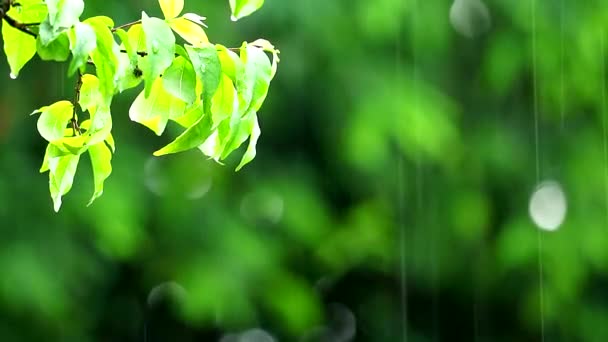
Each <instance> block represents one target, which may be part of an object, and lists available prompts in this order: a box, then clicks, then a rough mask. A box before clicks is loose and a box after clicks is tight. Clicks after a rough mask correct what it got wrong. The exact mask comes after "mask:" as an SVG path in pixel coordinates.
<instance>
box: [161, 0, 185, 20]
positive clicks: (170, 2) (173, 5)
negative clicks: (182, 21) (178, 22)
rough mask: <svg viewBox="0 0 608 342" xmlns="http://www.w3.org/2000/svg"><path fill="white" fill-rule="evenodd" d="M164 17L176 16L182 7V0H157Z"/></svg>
mask: <svg viewBox="0 0 608 342" xmlns="http://www.w3.org/2000/svg"><path fill="white" fill-rule="evenodd" d="M158 3H159V4H160V9H161V10H162V11H163V15H164V16H165V19H173V18H175V17H177V16H178V15H179V14H180V13H181V12H182V10H183V9H184V0H158Z"/></svg>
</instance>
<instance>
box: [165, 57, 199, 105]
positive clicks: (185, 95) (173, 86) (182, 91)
mask: <svg viewBox="0 0 608 342" xmlns="http://www.w3.org/2000/svg"><path fill="white" fill-rule="evenodd" d="M162 79H163V86H164V87H165V89H166V90H167V92H169V93H170V94H171V95H173V96H175V97H177V98H179V99H181V100H182V101H184V102H186V103H188V104H190V103H193V102H194V101H195V100H196V92H195V88H196V74H195V72H194V68H193V67H192V64H190V62H189V61H188V60H187V59H185V58H184V57H181V56H180V57H177V58H175V59H174V60H173V63H172V64H171V66H170V67H169V68H168V69H167V70H165V73H164V74H163V77H162Z"/></svg>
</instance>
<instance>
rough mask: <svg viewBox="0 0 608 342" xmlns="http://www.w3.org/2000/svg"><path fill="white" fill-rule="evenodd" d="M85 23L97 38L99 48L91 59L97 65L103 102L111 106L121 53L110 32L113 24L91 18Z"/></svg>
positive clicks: (102, 18)
mask: <svg viewBox="0 0 608 342" xmlns="http://www.w3.org/2000/svg"><path fill="white" fill-rule="evenodd" d="M84 23H86V24H89V25H90V26H91V27H92V28H93V30H94V31H95V35H96V36H97V48H95V50H93V52H92V53H91V59H92V60H93V63H94V64H95V68H96V71H97V77H98V78H99V92H100V93H101V95H102V102H103V104H104V105H105V106H110V103H111V102H112V96H114V88H115V87H114V77H115V75H116V72H117V70H118V59H117V57H116V55H117V54H118V53H120V52H119V51H118V50H119V47H118V44H116V42H115V41H114V36H113V35H112V32H111V31H110V27H111V26H112V25H113V23H112V22H110V21H108V20H107V19H106V18H105V17H93V18H89V19H87V20H85V21H84ZM108 24H112V25H108Z"/></svg>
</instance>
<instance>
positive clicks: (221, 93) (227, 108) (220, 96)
mask: <svg viewBox="0 0 608 342" xmlns="http://www.w3.org/2000/svg"><path fill="white" fill-rule="evenodd" d="M236 98H237V96H236V89H234V85H233V84H232V80H231V79H230V77H228V76H227V75H226V74H223V73H222V76H221V80H220V86H219V87H218V89H217V92H216V93H215V95H213V98H212V100H211V119H212V121H213V126H214V127H217V125H219V123H220V122H222V120H224V119H226V118H229V117H231V116H232V114H234V112H235V110H236V109H237V107H238V106H237V105H238V102H237V101H236Z"/></svg>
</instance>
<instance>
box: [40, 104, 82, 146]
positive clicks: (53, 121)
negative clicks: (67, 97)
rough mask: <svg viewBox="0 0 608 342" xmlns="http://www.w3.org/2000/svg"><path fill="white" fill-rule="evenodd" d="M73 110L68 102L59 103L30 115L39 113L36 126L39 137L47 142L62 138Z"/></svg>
mask: <svg viewBox="0 0 608 342" xmlns="http://www.w3.org/2000/svg"><path fill="white" fill-rule="evenodd" d="M73 109H74V106H73V105H72V103H71V102H70V101H59V102H56V103H54V104H52V105H50V106H46V107H42V108H40V109H38V110H36V111H34V113H32V114H36V113H40V117H39V118H38V124H37V126H38V132H40V135H41V136H42V137H43V138H44V139H45V140H46V141H48V142H52V141H54V140H57V139H60V138H63V136H64V129H65V128H66V126H67V124H68V122H69V121H70V119H71V118H72V111H73Z"/></svg>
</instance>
